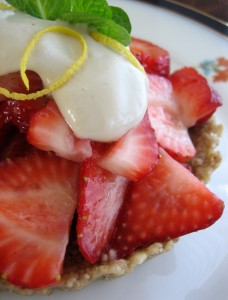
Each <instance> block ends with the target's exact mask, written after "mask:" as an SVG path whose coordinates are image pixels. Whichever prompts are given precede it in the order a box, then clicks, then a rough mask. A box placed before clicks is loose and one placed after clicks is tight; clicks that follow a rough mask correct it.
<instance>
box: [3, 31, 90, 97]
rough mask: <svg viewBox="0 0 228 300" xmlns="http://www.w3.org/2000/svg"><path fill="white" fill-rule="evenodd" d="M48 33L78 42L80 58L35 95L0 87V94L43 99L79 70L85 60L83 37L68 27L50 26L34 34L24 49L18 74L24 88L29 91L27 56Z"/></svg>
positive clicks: (85, 52)
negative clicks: (80, 47) (80, 50)
mask: <svg viewBox="0 0 228 300" xmlns="http://www.w3.org/2000/svg"><path fill="white" fill-rule="evenodd" d="M49 32H57V33H61V34H64V35H67V36H71V37H74V38H75V39H77V40H79V41H80V42H81V45H82V54H81V56H80V57H79V58H78V59H77V60H76V61H75V63H74V64H73V65H72V66H71V67H70V68H68V69H67V70H66V72H65V73H64V74H63V75H62V76H61V77H60V78H59V79H58V80H57V81H55V82H53V83H52V84H50V86H49V87H47V88H44V89H42V90H40V91H37V92H35V93H30V94H24V93H15V92H10V91H9V90H7V89H5V88H3V87H0V94H2V95H4V96H5V97H7V98H10V99H14V100H22V101H23V100H33V99H37V98H39V97H43V96H45V95H48V94H50V93H51V92H53V91H55V90H57V89H58V88H60V87H62V86H63V85H64V84H65V83H66V82H67V81H69V80H70V78H71V77H72V76H73V75H74V74H75V73H76V72H77V71H78V70H79V69H80V67H81V66H82V65H83V64H84V62H85V60H86V58H87V44H86V41H85V39H84V37H83V36H82V35H81V34H80V33H79V32H77V31H75V30H73V29H70V28H68V27H64V26H52V27H48V28H45V29H43V30H41V31H39V32H38V33H37V34H35V35H34V36H33V38H32V40H31V41H30V43H29V44H28V46H27V47H26V49H25V52H24V55H23V57H22V60H21V64H20V72H21V77H22V80H23V82H24V84H25V86H26V88H27V89H28V90H29V81H28V77H27V75H26V66H27V62H28V59H29V56H30V54H31V52H32V50H33V49H34V47H35V46H36V44H37V43H38V41H39V39H40V38H41V37H42V36H43V35H44V34H46V33H49Z"/></svg>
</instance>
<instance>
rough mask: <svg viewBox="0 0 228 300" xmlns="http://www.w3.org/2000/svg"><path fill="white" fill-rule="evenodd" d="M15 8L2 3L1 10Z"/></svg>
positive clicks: (0, 4) (0, 3)
mask: <svg viewBox="0 0 228 300" xmlns="http://www.w3.org/2000/svg"><path fill="white" fill-rule="evenodd" d="M13 9H14V8H13V6H11V5H7V4H6V3H3V2H0V10H13Z"/></svg>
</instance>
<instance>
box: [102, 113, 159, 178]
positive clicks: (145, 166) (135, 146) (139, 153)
mask: <svg viewBox="0 0 228 300" xmlns="http://www.w3.org/2000/svg"><path fill="white" fill-rule="evenodd" d="M158 159H159V158H158V143H157V140H156V137H155V134H154V130H153V129H152V128H151V124H150V120H149V117H148V113H146V115H145V117H144V119H143V120H142V121H141V122H140V123H139V125H138V126H137V127H135V128H133V129H131V130H130V131H129V132H128V133H126V134H125V135H124V136H123V137H121V138H120V139H119V140H118V141H117V142H116V143H114V144H113V145H112V146H111V147H110V148H109V150H108V151H107V152H106V153H105V154H104V155H103V156H102V158H101V160H100V161H99V165H100V166H101V167H103V168H104V169H106V170H108V171H110V172H112V173H113V174H117V175H120V176H124V177H126V178H127V179H129V180H133V181H135V180H138V179H140V178H141V177H143V176H144V175H146V174H147V173H149V172H150V171H151V170H152V169H153V167H154V165H155V164H156V163H157V162H158Z"/></svg>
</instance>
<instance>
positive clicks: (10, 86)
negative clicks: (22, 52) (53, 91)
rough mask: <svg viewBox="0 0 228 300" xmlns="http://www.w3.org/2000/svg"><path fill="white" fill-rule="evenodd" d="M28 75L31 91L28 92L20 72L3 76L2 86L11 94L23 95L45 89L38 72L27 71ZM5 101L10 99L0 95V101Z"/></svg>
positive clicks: (1, 78)
mask: <svg viewBox="0 0 228 300" xmlns="http://www.w3.org/2000/svg"><path fill="white" fill-rule="evenodd" d="M26 75H27V77H28V80H29V87H30V89H29V90H27V88H26V87H25V84H24V83H23V81H22V78H21V74H20V72H19V71H17V72H12V73H8V74H5V75H1V76H0V86H1V87H4V88H5V89H7V90H8V91H10V92H16V93H23V94H29V93H33V92H36V91H39V90H41V89H42V88H43V82H42V80H41V78H40V76H39V75H38V74H37V73H36V72H34V71H30V70H27V71H26ZM5 100H8V98H6V97H5V96H3V95H2V94H0V101H5Z"/></svg>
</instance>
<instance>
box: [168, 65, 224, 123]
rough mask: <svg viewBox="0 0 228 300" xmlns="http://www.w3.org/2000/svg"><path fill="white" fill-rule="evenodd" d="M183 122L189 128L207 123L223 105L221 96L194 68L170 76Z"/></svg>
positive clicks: (183, 69) (184, 69) (181, 70)
mask: <svg viewBox="0 0 228 300" xmlns="http://www.w3.org/2000/svg"><path fill="white" fill-rule="evenodd" d="M170 81H171V83H172V86H173V90H174V94H175V98H176V100H177V101H178V104H179V107H180V113H181V115H182V120H183V122H184V124H185V126H186V127H187V128H189V127H192V126H194V125H195V124H199V123H202V122H203V121H206V120H207V119H208V118H209V117H210V116H211V115H212V114H213V113H214V112H215V110H216V109H217V107H219V106H221V105H222V102H221V98H220V96H219V95H218V94H217V93H216V92H215V91H214V90H213V89H211V88H210V86H209V85H208V83H207V80H206V79H205V78H204V77H203V76H202V75H200V74H199V73H198V72H197V71H196V70H195V69H193V68H187V67H185V68H182V69H180V70H178V71H176V72H175V73H173V74H172V75H171V76H170Z"/></svg>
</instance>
